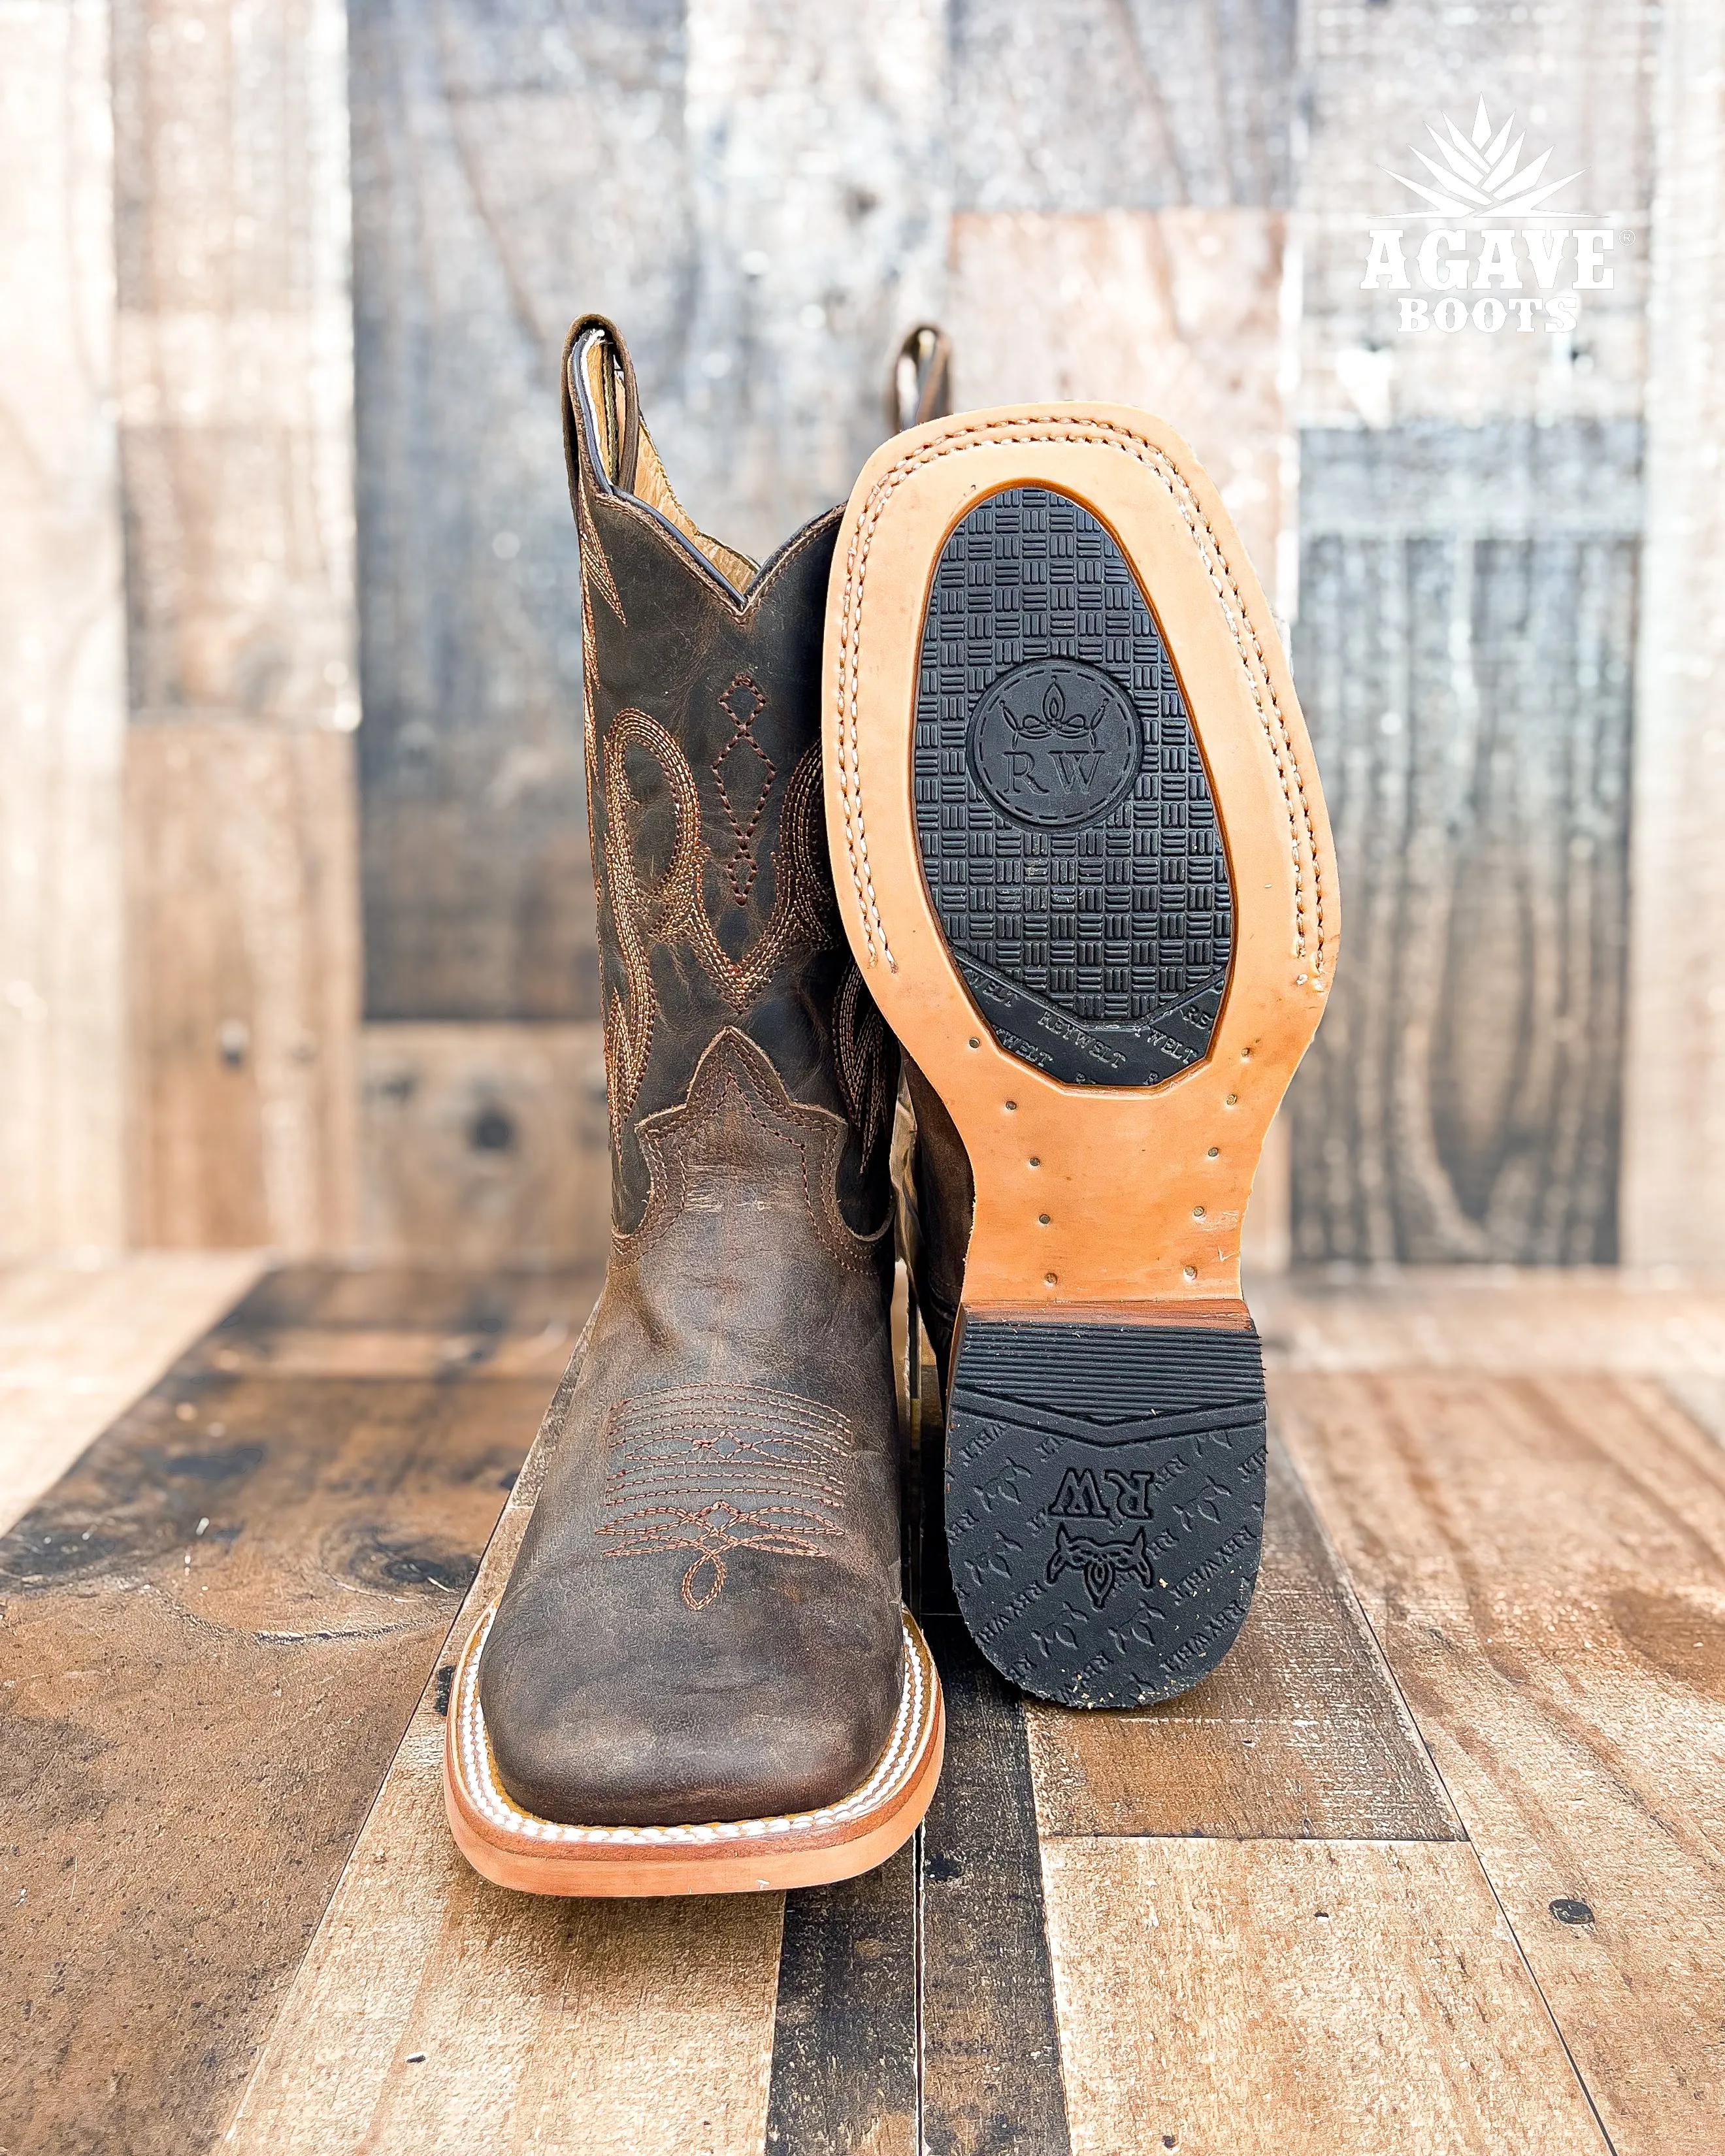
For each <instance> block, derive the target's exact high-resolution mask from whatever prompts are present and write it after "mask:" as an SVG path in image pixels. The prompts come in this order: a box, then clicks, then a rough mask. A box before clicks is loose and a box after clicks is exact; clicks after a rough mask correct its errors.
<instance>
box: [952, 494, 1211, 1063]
mask: <svg viewBox="0 0 1725 2156" xmlns="http://www.w3.org/2000/svg"><path fill="white" fill-rule="evenodd" d="M912 762H913V767H914V789H913V791H914V804H915V814H916V829H917V839H918V845H919V849H920V851H921V855H922V867H923V873H924V875H925V876H926V878H927V883H928V889H929V893H930V896H931V897H932V900H933V902H934V906H935V910H936V911H937V914H938V915H939V917H940V922H941V927H942V932H943V933H944V935H945V937H946V939H947V944H948V946H949V947H950V949H951V951H952V957H953V959H954V962H956V964H957V967H958V968H959V970H960V971H961V972H962V973H963V976H964V978H965V980H966V982H967V983H968V986H969V988H970V991H971V993H972V995H973V997H974V998H975V999H976V1003H977V1005H978V1009H980V1010H981V1012H982V1014H983V1019H984V1022H985V1023H986V1024H988V1028H989V1029H990V1031H991V1032H992V1033H993V1035H994V1038H995V1039H996V1040H997V1041H998V1042H999V1045H1000V1046H1001V1047H1002V1048H1004V1049H1005V1050H1006V1051H1007V1052H1008V1054H1009V1055H1017V1056H1019V1057H1020V1058H1022V1060H1024V1061H1025V1062H1027V1063H1029V1064H1032V1065H1034V1066H1035V1067H1036V1068H1037V1069H1039V1070H1045V1071H1046V1072H1048V1074H1049V1075H1050V1076H1051V1077H1054V1078H1056V1079H1059V1080H1060V1081H1062V1082H1064V1083H1065V1084H1068V1085H1091V1086H1096V1085H1103V1086H1155V1085H1159V1084H1160V1083H1162V1081H1163V1080H1165V1079H1168V1078H1170V1077H1172V1076H1173V1075H1175V1074H1176V1073H1177V1072H1178V1071H1181V1070H1185V1069H1187V1068H1188V1067H1189V1065H1192V1064H1194V1063H1195V1062H1198V1061H1199V1060H1201V1059H1202V1058H1203V1057H1204V1055H1206V1054H1207V1053H1208V1051H1209V1043H1210V1038H1211V1035H1212V1033H1213V1031H1214V1027H1215V1024H1216V1018H1217V1013H1218V1011H1219V1008H1220V1004H1221V999H1222V993H1223V990H1224V986H1225V984H1226V981H1227V976H1228V968H1229V961H1230V956H1231V953H1232V949H1233V937H1234V907H1233V896H1232V891H1231V889H1230V883H1229V878H1228V866H1227V862H1226V860H1225V858H1224V850H1223V845H1222V839H1221V833H1220V831H1219V828H1218V825H1217V819H1216V807H1215V803H1214V799H1213V798H1212V796H1211V793H1210V786H1209V776H1208V774H1207V773H1206V771H1205V769H1204V759H1203V757H1202V756H1201V755H1200V753H1199V747H1198V742H1197V740H1196V737H1195V736H1194V732H1193V728H1192V721H1191V719H1190V716H1189V714H1188V712H1187V710H1186V704H1185V699H1184V695H1183V691H1182V690H1181V687H1180V683H1179V680H1178V676H1177V675H1176V674H1175V672H1174V669H1173V663H1172V661H1171V660H1170V659H1169V656H1168V649H1167V646H1166V645H1165V644H1164V642H1163V636H1162V631H1161V629H1160V626H1159V625H1158V622H1157V619H1156V616H1155V614H1154V613H1153V609H1152V608H1151V604H1150V602H1149V599H1148V598H1147V596H1146V594H1145V592H1144V589H1143V587H1142V584H1141V583H1139V581H1138V578H1137V574H1136V572H1134V570H1133V568H1132V564H1131V563H1130V562H1128V561H1127V558H1126V557H1125V555H1124V554H1123V553H1122V552H1121V550H1120V548H1119V547H1118V546H1117V543H1116V542H1115V540H1114V537H1113V535H1112V534H1111V532H1110V531H1108V530H1107V529H1106V526H1103V525H1102V524H1101V521H1099V520H1098V519H1097V518H1096V516H1093V515H1092V514H1091V512H1090V511H1088V510H1087V509H1086V508H1085V507H1084V506H1083V505H1082V504H1081V502H1078V501H1076V500H1073V499H1072V497H1071V496H1070V495H1065V494H1062V493H1060V491H1059V490H1056V489H1055V488H1052V487H1042V486H1019V487H1009V488H1006V489H1004V490H1001V491H1000V492H999V493H996V494H993V495H988V496H986V497H985V498H984V499H983V500H981V501H979V502H978V503H977V504H976V506H974V507H973V509H971V510H970V511H968V513H967V514H966V516H964V517H963V520H962V521H961V522H960V523H959V524H958V525H957V527H956V528H955V529H954V531H952V534H951V535H950V536H949V537H948V538H947V542H946V544H945V545H944V547H942V551H941V556H940V559H939V562H937V566H936V569H935V573H934V578H933V584H932V589H931V591H930V593H929V599H928V606H927V612H926V613H925V615H924V618H923V625H922V648H921V663H920V667H919V670H918V676H917V689H916V731H915V739H914V747H913V751H912Z"/></svg>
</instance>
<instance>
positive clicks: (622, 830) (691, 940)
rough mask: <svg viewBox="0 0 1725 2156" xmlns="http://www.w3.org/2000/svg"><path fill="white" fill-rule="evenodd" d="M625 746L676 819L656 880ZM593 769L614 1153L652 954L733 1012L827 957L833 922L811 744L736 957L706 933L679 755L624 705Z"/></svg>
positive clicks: (684, 765) (688, 792) (632, 1089)
mask: <svg viewBox="0 0 1725 2156" xmlns="http://www.w3.org/2000/svg"><path fill="white" fill-rule="evenodd" d="M741 678H742V677H739V679H741ZM727 708H728V707H727ZM631 748H634V749H638V750H640V751H642V752H644V753H645V754H647V755H648V756H650V757H652V759H653V760H654V762H655V763H656V764H657V765H658V766H659V768H660V772H661V773H663V775H664V778H665V788H666V791H667V793H669V795H670V802H671V807H672V811H673V814H674V815H675V819H676V839H675V844H674V845H673V847H672V850H671V859H670V864H669V865H668V866H667V867H666V869H665V871H664V873H663V874H662V875H660V876H658V877H657V878H653V877H649V876H647V875H644V874H643V873H642V871H641V868H640V865H639V858H638V855H637V853H636V845H637V842H638V839H639V824H640V810H639V804H638V803H637V802H636V800H635V797H634V793H633V791H632V789H631V788H630V786H629V775H628V771H627V768H626V763H627V758H628V753H629V750H630V749H631ZM603 767H604V789H605V844H604V859H605V878H606V882H607V885H608V890H609V895H610V901H611V917H612V921H613V922H614V927H615V931H616V936H617V945H618V950H619V955H620V956H621V958H622V961H623V973H624V991H623V993H620V994H619V993H617V992H616V991H613V993H612V994H611V996H610V998H609V999H608V1004H607V1008H606V1012H605V1057H606V1064H607V1075H608V1079H609V1081H610V1082H609V1091H610V1101H611V1132H612V1139H613V1142H614V1144H617V1145H619V1146H620V1145H621V1143H622V1138H623V1131H624V1125H625V1124H626V1123H627V1122H628V1120H629V1112H630V1111H631V1110H632V1109H633V1107H634V1103H635V1099H636V1096H637V1095H638V1094H639V1091H640V1090H641V1081H642V1079H643V1078H644V1075H645V1074H646V1069H647V1060H648V1057H649V1055H650V1054H651V1052H652V1047H653V1031H654V1021H655V1015H656V1013H657V1002H656V998H655V993H654V988H653V973H652V965H651V952H652V947H653V946H654V945H655V943H670V942H682V943H684V944H685V945H686V946H687V947H689V948H690V949H691V950H692V951H693V952H694V953H695V956H696V959H697V960H698V961H699V962H700V964H701V970H702V972H703V973H705V974H706V977H707V978H708V979H709V980H710V981H711V983H712V984H713V986H714V988H716V989H717V991H718V993H719V994H720V995H721V997H722V998H724V1000H725V1001H726V1003H727V1004H730V1006H731V1008H732V1009H733V1010H735V1011H737V1012H742V1011H743V1010H745V1009H747V1007H748V1005H749V1004H751V1003H752V1001H753V1000H754V998H756V997H757V996H758V995H759V994H760V993H761V992H762V990H763V989H764V988H766V987H767V986H768V983H769V982H770V981H771V980H772V978H773V975H774V974H775V973H777V972H778V969H779V968H780V967H781V966H783V965H786V964H788V963H789V962H791V961H792V960H793V959H795V958H798V957H806V956H808V955H810V954H812V953H814V952H819V951H824V950H828V949H830V948H832V947H834V945H835V944H836V942H837V941H838V933H839V924H838V920H837V916H836V911H835V908H834V900H833V897H832V893H831V885H830V883H829V881H828V879H827V875H826V874H825V871H824V834H823V831H822V829H821V822H820V814H821V779H820V745H819V742H813V743H811V744H810V746H809V747H808V748H807V749H806V750H805V751H804V752H803V755H802V756H801V757H799V758H798V762H797V765H796V768H795V769H794V770H793V772H792V773H791V776H790V778H789V781H788V783H787V784H786V787H785V791H784V802H783V807H782V808H781V809H780V811H779V821H778V846H777V848H776V850H775V852H774V856H773V906H772V911H770V912H769V914H768V917H767V921H766V925H765V926H764V927H762V930H761V932H760V934H759V935H758V936H757V937H756V938H755V940H754V942H752V944H751V945H750V946H749V947H748V949H747V950H746V951H745V952H743V954H742V957H739V958H732V957H731V956H730V954H729V953H728V952H726V949H725V947H724V946H723V945H722V944H721V942H720V941H719V939H718V937H717V936H716V934H715V933H714V932H713V927H712V923H711V921H709V919H708V918H707V912H706V903H705V901H704V900H703V898H702V896H701V866H702V851H701V796H700V793H699V791H698V790H697V788H696V783H695V774H694V773H693V772H692V771H691V769H690V767H689V762H688V759H687V757H685V755H684V754H683V752H682V751H681V750H680V748H679V747H677V745H676V743H675V742H674V741H673V740H672V739H671V737H670V735H669V734H668V733H667V732H666V731H665V728H664V727H663V726H660V724H659V723H658V721H656V720H655V719H650V718H649V717H648V716H647V714H646V713H645V712H644V711H636V710H634V709H633V708H629V709H625V710H624V711H619V712H618V714H617V716H616V717H615V718H614V719H613V720H612V721H611V723H610V726H608V728H607V729H606V733H605V745H604V752H603ZM763 806H764V802H763ZM757 821H758V814H757Z"/></svg>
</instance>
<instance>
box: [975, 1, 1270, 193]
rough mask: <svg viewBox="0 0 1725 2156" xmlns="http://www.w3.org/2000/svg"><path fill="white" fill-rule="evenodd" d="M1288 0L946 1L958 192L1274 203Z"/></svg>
mask: <svg viewBox="0 0 1725 2156" xmlns="http://www.w3.org/2000/svg"><path fill="white" fill-rule="evenodd" d="M1297 13H1298V9H1297V7H1296V0H1202V3H1201V4H1194V0H1124V3H1123V4H1122V0H1113V4H1110V0H1042V4H1040V5H1039V6H1036V7H1034V8H1027V7H1024V6H1022V5H1019V4H1017V0H952V42H953V137H954V144H953V158H954V163H955V166H956V174H955V184H956V191H957V202H958V204H959V206H960V207H961V208H965V209H982V210H1097V209H1106V208H1114V207H1120V208H1132V209H1158V208H1163V207H1164V206H1165V205H1167V204H1169V203H1198V204H1204V205H1206V206H1209V207H1215V206H1218V205H1220V204H1224V203H1245V204H1250V205H1252V206H1255V207H1257V208H1269V207H1279V206H1281V204H1283V203H1286V200H1287V190H1288V158H1289V144H1290V133H1291V120H1292V117H1293V110H1294V88H1295V71H1294V52H1295V20H1296V14H1297Z"/></svg>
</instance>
